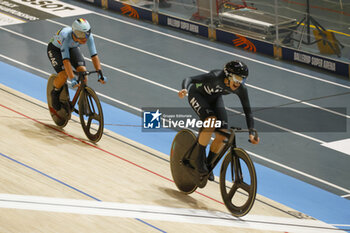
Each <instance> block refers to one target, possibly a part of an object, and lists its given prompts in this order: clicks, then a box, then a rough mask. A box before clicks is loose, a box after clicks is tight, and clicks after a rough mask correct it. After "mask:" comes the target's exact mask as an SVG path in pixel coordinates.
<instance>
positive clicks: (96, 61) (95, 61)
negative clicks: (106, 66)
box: [91, 54, 101, 70]
mask: <svg viewBox="0 0 350 233" xmlns="http://www.w3.org/2000/svg"><path fill="white" fill-rule="evenodd" d="M91 60H92V64H93V65H94V67H95V70H101V63H100V59H99V58H98V56H97V54H95V55H94V56H92V57H91Z"/></svg>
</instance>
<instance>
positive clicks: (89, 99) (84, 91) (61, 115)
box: [46, 71, 104, 142]
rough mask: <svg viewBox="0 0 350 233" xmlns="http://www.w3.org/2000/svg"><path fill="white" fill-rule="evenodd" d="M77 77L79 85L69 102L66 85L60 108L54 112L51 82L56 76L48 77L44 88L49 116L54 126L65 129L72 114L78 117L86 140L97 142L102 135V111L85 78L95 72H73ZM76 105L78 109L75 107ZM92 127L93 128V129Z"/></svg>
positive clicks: (61, 96) (61, 95) (62, 93)
mask: <svg viewBox="0 0 350 233" xmlns="http://www.w3.org/2000/svg"><path fill="white" fill-rule="evenodd" d="M74 73H75V74H76V75H78V83H79V84H80V85H79V87H78V89H77V91H76V92H75V95H74V97H73V99H72V100H70V96H69V92H68V85H67V83H65V84H64V85H63V88H62V91H61V93H60V102H61V106H62V108H61V109H60V110H59V111H56V110H55V109H54V108H53V107H52V100H51V91H52V89H53V88H54V86H53V81H54V79H55V77H56V74H52V75H51V76H50V77H49V80H48V82H47V88H46V95H47V104H48V107H49V110H50V115H51V117H52V120H53V121H54V122H55V124H56V125H57V126H59V127H61V128H63V127H65V126H66V125H67V123H68V121H69V120H70V118H71V114H72V112H75V113H76V114H78V115H79V118H80V123H81V126H82V128H83V130H84V133H85V135H86V136H87V138H88V139H90V140H91V141H93V142H98V141H99V140H100V139H101V137H102V134H103V128H104V121H103V111H102V107H101V103H100V100H99V99H98V97H97V95H96V93H95V91H94V90H93V89H92V88H90V87H88V86H87V83H86V81H85V80H86V79H87V76H89V75H90V74H93V73H97V71H83V72H74ZM77 103H78V108H76V107H75V105H76V104H77ZM93 126H94V127H93Z"/></svg>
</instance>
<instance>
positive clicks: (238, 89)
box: [178, 61, 260, 180]
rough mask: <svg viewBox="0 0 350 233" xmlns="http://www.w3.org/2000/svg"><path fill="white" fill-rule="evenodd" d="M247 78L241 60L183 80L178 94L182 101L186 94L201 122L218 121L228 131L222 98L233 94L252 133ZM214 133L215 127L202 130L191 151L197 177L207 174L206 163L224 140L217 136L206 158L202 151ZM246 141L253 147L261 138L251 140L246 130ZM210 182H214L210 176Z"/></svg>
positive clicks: (246, 68) (215, 153)
mask: <svg viewBox="0 0 350 233" xmlns="http://www.w3.org/2000/svg"><path fill="white" fill-rule="evenodd" d="M247 77H248V67H247V66H246V65H245V64H244V63H243V62H241V61H231V62H229V63H227V64H226V65H225V67H224V69H223V70H212V71H210V72H209V73H207V74H203V75H198V76H194V77H189V78H186V79H184V80H183V82H182V90H181V91H179V93H178V95H179V97H180V98H181V99H182V98H184V97H185V96H186V94H187V93H188V101H189V104H190V105H191V107H192V108H193V110H194V111H195V112H196V113H197V114H198V116H199V117H200V119H201V120H202V121H205V120H212V121H214V120H220V121H221V129H227V128H228V125H227V113H226V110H225V106H224V102H223V98H222V95H228V94H231V93H233V94H236V95H238V97H239V99H240V101H241V104H242V106H243V110H244V114H245V117H246V123H247V126H248V129H250V130H251V129H253V128H254V119H253V115H252V111H251V108H250V103H249V98H248V91H247V87H246V86H245V84H244V83H245V81H246V79H247ZM214 130H215V128H202V129H201V131H200V133H199V135H198V143H197V145H196V147H195V148H194V150H196V151H197V154H198V157H197V158H195V160H194V161H193V163H194V164H193V166H194V167H195V169H196V170H197V171H198V173H199V174H200V175H206V174H208V168H207V165H206V161H207V160H209V159H211V158H213V157H215V156H216V155H217V154H218V153H219V152H220V150H221V149H222V148H223V146H224V143H223V140H225V137H224V136H222V135H220V134H216V135H215V140H214V141H213V142H212V144H211V146H210V152H209V155H208V158H206V152H205V148H206V146H207V145H208V144H209V141H210V138H211V135H212V133H213V132H214ZM249 140H250V142H251V143H253V144H258V143H259V140H260V139H259V138H258V139H257V140H254V135H253V132H251V131H249ZM209 180H214V175H213V174H212V173H211V174H210V176H209Z"/></svg>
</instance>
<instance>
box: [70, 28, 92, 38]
mask: <svg viewBox="0 0 350 233" xmlns="http://www.w3.org/2000/svg"><path fill="white" fill-rule="evenodd" d="M73 33H74V36H75V37H76V38H78V39H85V38H86V39H87V38H89V36H90V34H91V30H89V31H87V32H82V31H75V32H73Z"/></svg>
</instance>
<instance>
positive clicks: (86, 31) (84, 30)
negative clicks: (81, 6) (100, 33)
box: [72, 18, 91, 39]
mask: <svg viewBox="0 0 350 233" xmlns="http://www.w3.org/2000/svg"><path fill="white" fill-rule="evenodd" d="M72 30H73V34H74V36H75V37H77V38H78V39H84V38H89V36H90V34H91V26H90V24H89V22H88V21H87V20H86V19H83V18H79V19H76V20H74V22H73V24H72Z"/></svg>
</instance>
